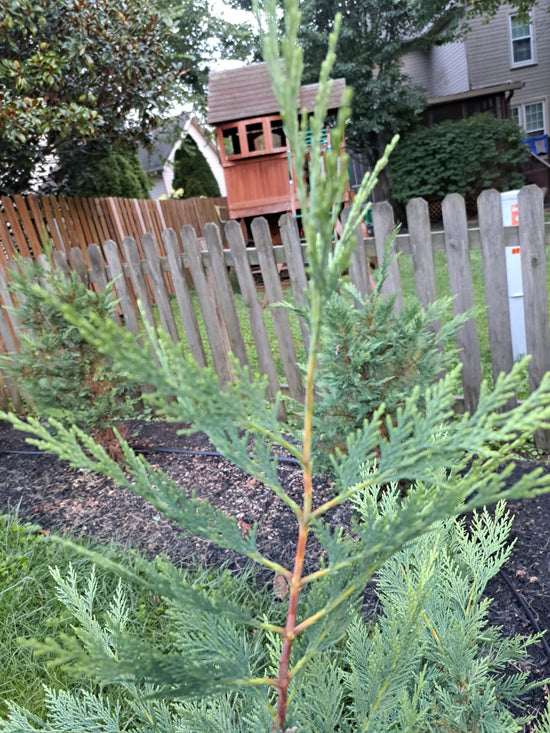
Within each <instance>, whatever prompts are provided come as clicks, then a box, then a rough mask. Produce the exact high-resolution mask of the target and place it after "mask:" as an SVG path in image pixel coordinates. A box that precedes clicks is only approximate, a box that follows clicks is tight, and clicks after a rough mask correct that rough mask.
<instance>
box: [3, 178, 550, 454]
mask: <svg viewBox="0 0 550 733" xmlns="http://www.w3.org/2000/svg"><path fill="white" fill-rule="evenodd" d="M478 209H479V227H477V228H474V229H472V228H468V222H467V218H466V208H465V203H464V200H463V199H462V197H460V196H459V195H458V194H451V195H449V196H447V198H446V199H445V201H444V203H443V225H444V231H442V232H431V230H430V224H429V214H428V205H427V203H426V202H425V201H423V200H422V199H414V200H413V201H411V202H410V203H409V204H408V206H407V220H408V232H407V233H406V234H400V235H399V236H398V237H397V238H396V241H395V244H394V247H395V249H396V250H397V251H400V252H402V253H403V255H404V256H410V257H411V260H412V270H413V273H414V281H415V283H414V284H415V290H416V293H417V295H418V297H419V299H420V302H421V303H422V304H423V305H424V306H425V305H427V304H428V303H429V302H432V301H433V300H435V299H436V297H437V287H436V278H435V270H434V252H435V251H438V250H443V251H445V252H446V255H447V266H448V273H449V283H450V290H451V293H452V295H453V296H454V306H453V307H454V311H455V313H459V312H464V311H466V310H468V309H470V308H471V307H472V306H473V305H474V302H473V286H472V273H471V266H470V258H469V250H470V249H480V251H481V261H482V269H483V280H484V284H485V300H486V304H487V320H488V330H489V343H490V349H491V360H492V370H493V375H494V376H495V378H496V376H497V375H498V374H499V373H500V372H508V371H509V370H510V369H511V367H512V364H513V351H512V335H511V328H510V318H509V305H508V291H507V284H506V265H505V247H506V246H507V245H511V246H514V247H520V249H521V267H522V277H523V292H524V302H525V330H526V341H527V350H528V353H530V354H531V356H532V360H531V364H530V372H529V382H530V389H531V390H534V389H535V388H536V387H537V386H538V384H539V383H540V380H541V379H542V376H543V374H544V373H545V372H546V371H548V370H550V339H549V332H548V296H547V287H546V252H545V245H546V244H548V243H550V227H549V225H548V224H545V221H544V207H543V194H542V191H541V190H540V189H539V188H537V187H536V186H526V187H525V188H523V189H522V190H521V191H520V193H519V226H517V227H507V228H504V227H503V225H502V215H501V204H500V196H499V194H498V193H497V192H496V191H485V192H483V193H482V195H481V196H480V198H479V201H478ZM373 223H374V232H375V234H374V238H367V239H364V238H363V234H362V232H361V231H360V230H359V231H358V232H357V237H356V239H357V248H356V251H355V253H354V257H353V261H352V266H351V268H350V278H351V280H352V281H353V282H354V284H355V285H356V287H357V289H358V290H359V292H361V293H362V294H366V293H368V292H369V288H370V284H369V283H370V278H369V269H368V267H369V266H368V257H369V256H372V255H376V256H377V257H378V258H381V257H382V256H383V252H384V247H385V242H386V237H387V235H388V233H389V232H391V231H392V229H393V227H394V219H393V211H392V209H391V207H390V206H389V204H387V203H381V204H376V205H375V206H374V209H373ZM280 231H281V241H282V242H283V244H282V245H273V244H272V240H271V236H270V231H269V226H268V224H267V222H266V221H265V220H264V219H256V220H255V221H254V222H253V225H252V235H253V239H254V246H253V247H247V246H246V243H245V241H244V239H243V235H242V231H241V228H240V226H239V224H238V223H237V222H229V223H228V224H227V225H226V226H225V229H224V232H223V239H222V235H221V232H220V229H219V227H218V226H217V225H216V224H214V223H209V224H206V225H205V226H204V229H203V234H204V239H199V238H198V237H197V232H196V231H195V229H194V228H193V227H192V226H190V225H185V226H183V227H182V228H181V229H180V230H179V234H178V233H176V231H175V230H174V229H170V228H169V229H166V230H164V231H163V232H162V234H161V238H160V240H159V239H158V238H157V237H156V236H155V235H154V234H145V235H144V236H143V237H141V239H139V240H137V239H136V238H134V237H128V236H127V237H125V238H124V239H123V241H122V243H121V246H119V245H118V244H117V243H116V242H115V241H113V240H112V239H111V240H108V241H105V242H104V244H103V246H102V247H100V246H99V245H98V244H95V243H93V244H89V245H88V247H86V248H85V250H82V249H81V248H80V247H73V248H70V249H69V250H68V252H66V253H65V252H64V251H61V250H58V251H57V252H55V262H56V266H58V267H73V268H74V269H76V270H77V271H78V272H79V274H80V276H81V278H82V279H84V280H85V281H86V282H88V283H90V285H93V286H94V287H96V288H98V289H103V288H105V287H107V286H108V283H109V281H110V280H113V279H115V278H116V279H115V281H114V288H115V290H116V293H117V296H118V298H119V301H120V309H121V312H122V315H123V317H124V323H125V324H126V327H127V328H128V329H129V330H130V331H134V332H137V330H138V313H137V309H136V302H137V300H140V301H141V302H142V304H143V309H144V314H145V318H146V319H147V320H148V321H149V323H150V324H151V325H152V326H153V327H156V319H155V309H156V312H157V314H158V316H157V318H158V322H159V323H160V325H161V326H162V328H163V329H164V330H165V331H166V332H168V333H169V334H170V336H171V337H172V339H174V341H179V340H180V339H185V340H186V341H187V346H188V349H189V351H190V353H191V354H192V355H193V357H194V358H195V360H196V361H197V362H198V363H199V364H201V365H204V364H206V353H207V352H209V353H211V355H212V361H213V364H214V367H215V369H216V371H217V373H218V376H219V378H220V380H221V382H222V383H227V382H228V380H229V379H230V378H231V377H230V370H231V367H230V362H229V358H228V354H229V352H230V351H231V352H232V353H233V354H234V355H235V356H236V357H237V358H238V360H239V361H240V362H241V364H246V363H248V355H247V349H246V347H245V342H244V337H243V331H242V329H241V325H240V322H239V318H238V316H237V312H236V308H235V298H234V291H235V289H236V285H235V280H236V282H237V284H238V290H239V291H240V293H241V295H242V299H243V302H244V304H245V308H246V314H247V318H248V322H249V327H250V333H251V334H252V339H253V343H254V346H253V348H254V350H255V353H256V354H257V358H258V364H259V368H260V370H261V371H262V372H263V373H264V374H265V375H266V377H267V381H268V394H269V395H270V396H273V395H274V394H275V393H276V392H277V390H278V389H280V388H281V386H282V385H281V382H284V383H285V384H284V386H285V388H286V389H287V390H288V392H289V394H290V395H291V396H292V397H294V398H295V399H297V400H301V399H302V398H303V384H302V378H301V373H300V370H299V367H298V365H297V356H296V349H297V346H298V344H297V343H295V341H294V340H293V338H292V336H291V328H290V323H289V316H288V313H287V310H286V309H284V308H271V306H272V305H273V304H275V303H277V302H280V301H281V299H282V297H283V296H282V290H281V282H280V276H279V269H280V268H278V264H284V265H286V269H287V270H288V275H289V282H290V287H291V288H292V294H293V297H294V299H295V301H296V303H298V304H299V305H301V304H303V303H304V289H305V285H306V277H307V275H306V268H305V266H304V246H303V244H302V243H301V241H300V236H299V232H298V228H297V225H296V221H295V219H294V218H293V217H292V216H290V215H285V216H283V217H281V220H280ZM161 245H162V246H161ZM15 266H16V265H15V263H14V262H11V261H8V263H7V268H6V270H5V271H3V269H2V268H1V267H0V306H1V305H2V304H3V305H5V306H8V307H9V306H10V304H11V298H12V296H11V294H10V292H9V290H8V279H9V271H10V269H11V268H12V267H15ZM228 268H232V270H233V272H234V275H235V277H234V278H230V276H229V274H228ZM258 270H259V271H260V272H261V277H262V280H263V285H264V288H265V296H264V297H265V299H266V300H267V304H268V309H267V310H268V311H269V312H270V316H271V318H272V319H273V328H274V332H275V336H276V350H277V355H278V356H279V357H280V361H281V362H282V368H283V371H284V377H283V376H281V375H280V374H278V373H277V369H276V366H275V363H276V360H275V354H274V353H273V350H272V346H273V344H272V343H270V340H269V338H268V334H267V330H266V324H265V321H264V317H263V316H264V313H263V311H262V304H261V303H260V298H259V297H258V292H257V286H256V282H255V280H254V275H255V274H256V272H257V271H258ZM384 291H385V292H386V293H391V292H395V293H397V294H398V295H397V299H396V303H395V308H396V309H399V308H401V307H402V302H403V301H402V297H401V292H402V288H401V274H400V269H399V266H398V263H397V262H395V263H393V264H392V265H391V267H390V269H389V273H388V279H387V281H386V284H385V286H384ZM192 292H194V296H195V299H196V301H198V304H199V309H200V314H198V313H197V312H196V309H195V308H194V306H193V299H192ZM172 306H174V308H175V309H176V310H177V311H178V312H179V316H180V319H181V326H178V323H177V321H176V319H175V318H174V315H173V308H172ZM199 320H202V321H203V322H204V326H205V328H204V331H203V332H201V329H200V327H199ZM301 326H302V331H301V337H300V339H301V340H302V341H304V340H307V332H306V330H305V328H304V327H303V324H301ZM202 333H205V334H206V336H205V337H204V336H203V335H202ZM17 334H18V325H17V323H16V322H15V320H14V318H13V317H12V316H11V315H10V313H9V311H8V310H6V309H2V308H0V348H1V349H3V350H4V351H6V352H10V351H14V350H15V349H16V348H17ZM203 339H204V340H203ZM457 343H458V348H459V357H460V359H461V361H462V365H463V371H462V383H463V393H464V404H465V407H466V409H467V410H469V411H472V410H474V409H475V407H476V405H477V401H478V398H479V392H480V384H481V365H480V355H479V354H480V349H479V338H478V329H477V325H476V321H475V319H473V318H472V319H470V320H469V321H468V322H467V323H466V324H465V325H464V326H463V327H462V328H461V329H460V331H459V332H458V334H457ZM0 388H1V390H0V404H4V405H5V404H6V403H7V402H8V400H11V401H12V402H13V403H14V404H16V405H17V404H18V402H19V396H18V394H17V390H16V387H15V385H14V384H10V383H9V381H8V379H7V377H6V375H4V376H3V377H2V375H0ZM537 443H538V445H539V446H540V447H541V448H550V436H548V435H547V434H543V433H541V434H539V435H538V436H537Z"/></svg>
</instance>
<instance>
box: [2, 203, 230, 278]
mask: <svg viewBox="0 0 550 733" xmlns="http://www.w3.org/2000/svg"><path fill="white" fill-rule="evenodd" d="M226 216H227V200H226V199H225V198H200V197H196V198H191V199H181V200H167V201H150V200H146V199H123V198H65V197H63V196H33V195H27V196H13V197H9V196H2V197H0V266H1V265H2V264H3V263H4V262H5V260H6V259H10V258H12V257H13V256H14V255H15V253H16V252H18V253H20V254H21V255H22V256H23V257H38V255H39V254H40V253H41V252H42V251H43V247H44V242H48V244H50V245H51V246H53V247H55V248H56V249H59V250H61V251H62V252H65V253H68V252H69V251H70V250H71V249H72V248H73V247H80V248H81V249H82V250H83V251H85V249H86V247H87V246H88V245H89V244H92V243H93V242H95V243H96V244H100V243H101V242H105V241H106V240H108V239H112V240H114V241H116V242H122V240H123V239H124V237H134V239H137V240H140V239H141V237H142V235H143V234H145V233H146V232H149V233H151V234H153V236H155V237H156V238H157V239H158V240H159V241H160V238H161V236H162V232H163V231H164V230H165V229H168V228H172V229H175V230H176V231H177V230H179V229H180V228H181V227H182V226H183V225H184V224H190V225H191V226H193V227H194V228H195V230H196V231H197V233H198V235H199V236H202V235H203V227H204V224H206V223H207V222H210V221H218V220H219V219H220V217H226Z"/></svg>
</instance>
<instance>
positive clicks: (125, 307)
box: [103, 239, 139, 333]
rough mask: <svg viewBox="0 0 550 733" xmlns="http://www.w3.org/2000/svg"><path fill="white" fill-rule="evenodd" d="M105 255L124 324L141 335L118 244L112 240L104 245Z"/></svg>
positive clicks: (132, 331) (129, 329)
mask: <svg viewBox="0 0 550 733" xmlns="http://www.w3.org/2000/svg"><path fill="white" fill-rule="evenodd" d="M103 253H104V254H105V259H106V260H107V264H108V265H109V278H110V279H111V281H113V283H114V286H115V290H116V294H117V296H118V300H119V304H120V309H121V311H122V315H123V316H124V324H125V325H126V328H127V330H128V331H130V332H131V333H139V326H138V321H137V316H136V309H135V304H134V300H133V299H132V296H131V294H130V291H129V290H128V283H127V282H126V277H125V275H124V270H123V268H122V263H121V261H120V254H119V250H118V246H117V244H116V242H113V240H112V239H110V240H108V241H107V242H105V243H104V245H103Z"/></svg>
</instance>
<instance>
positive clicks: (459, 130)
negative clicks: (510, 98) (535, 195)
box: [391, 113, 525, 204]
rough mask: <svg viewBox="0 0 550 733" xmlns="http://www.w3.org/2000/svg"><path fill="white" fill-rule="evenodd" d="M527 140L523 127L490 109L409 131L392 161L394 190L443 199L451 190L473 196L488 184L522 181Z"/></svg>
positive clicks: (402, 195) (502, 186)
mask: <svg viewBox="0 0 550 733" xmlns="http://www.w3.org/2000/svg"><path fill="white" fill-rule="evenodd" d="M524 160H525V145H524V144H523V143H522V142H521V132H520V129H519V127H518V126H517V124H516V123H515V122H513V121H512V120H502V119H497V118H496V117H493V115H491V114H489V113H485V114H480V115H473V116H472V117H468V118H467V119H465V120H458V121H451V120H447V121H445V122H442V123H441V124H439V125H432V126H430V127H422V128H419V129H418V130H416V131H414V132H411V133H408V134H407V135H406V136H405V137H404V139H403V140H401V142H400V143H399V145H398V146H397V149H396V151H395V153H394V155H393V157H392V161H391V191H392V196H393V197H394V198H395V199H396V200H397V201H399V202H400V203H402V204H406V203H408V202H409V201H410V199H412V198H414V197H416V196H422V197H423V198H425V199H426V200H428V201H439V200H441V199H443V198H444V197H445V196H446V195H447V194H448V193H459V194H461V195H462V196H464V197H466V198H468V199H470V200H473V199H475V198H477V196H478V195H479V194H480V193H481V191H482V190H484V189H486V188H496V189H498V190H500V191H504V190H508V189H514V188H519V187H520V186H521V185H522V182H523V178H522V172H521V170H522V168H521V167H522V163H523V161H524Z"/></svg>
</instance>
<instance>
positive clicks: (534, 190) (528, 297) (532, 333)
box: [518, 186, 550, 450]
mask: <svg viewBox="0 0 550 733" xmlns="http://www.w3.org/2000/svg"><path fill="white" fill-rule="evenodd" d="M518 205H519V242H520V248H521V274H522V278H523V288H524V307H525V337H526V344H527V351H528V353H529V354H531V361H530V363H529V386H530V388H531V391H534V390H535V389H536V388H537V387H538V386H539V384H540V383H541V381H542V378H543V377H544V375H545V374H546V372H548V371H550V337H549V335H548V292H547V287H546V249H545V246H544V202H543V195H542V191H541V189H540V188H538V187H537V186H525V187H524V188H522V189H521V191H520V192H519V195H518ZM535 445H536V447H537V448H539V449H540V450H548V449H549V448H550V431H548V430H537V432H536V433H535Z"/></svg>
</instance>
